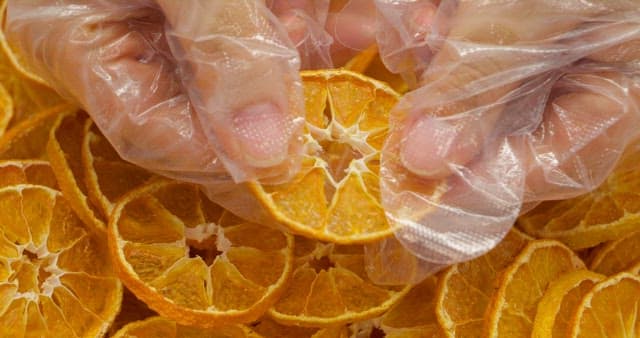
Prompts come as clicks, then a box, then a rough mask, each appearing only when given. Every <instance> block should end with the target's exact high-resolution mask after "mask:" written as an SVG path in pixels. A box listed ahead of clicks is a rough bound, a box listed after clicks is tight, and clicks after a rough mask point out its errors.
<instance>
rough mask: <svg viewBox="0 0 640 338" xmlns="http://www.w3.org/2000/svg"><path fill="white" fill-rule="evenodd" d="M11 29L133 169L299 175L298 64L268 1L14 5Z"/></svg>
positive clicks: (212, 176) (200, 178)
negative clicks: (133, 164)
mask: <svg viewBox="0 0 640 338" xmlns="http://www.w3.org/2000/svg"><path fill="white" fill-rule="evenodd" d="M4 28H5V30H6V32H7V35H8V38H9V39H10V42H11V43H12V44H13V45H15V46H16V48H17V49H18V50H19V51H20V52H21V53H22V54H23V55H24V56H25V57H26V58H27V59H28V61H29V63H30V65H31V66H32V67H33V68H34V70H36V72H37V73H38V74H41V75H42V76H43V77H44V78H45V79H47V80H48V82H49V83H50V84H51V85H52V86H54V87H55V88H56V89H57V90H58V91H59V92H61V93H63V94H64V95H66V96H67V97H69V98H71V99H73V100H75V101H77V102H79V103H80V105H81V106H82V107H83V108H84V109H85V110H87V111H88V112H89V114H90V115H91V116H92V117H93V119H94V120H95V122H96V124H97V125H98V127H99V128H100V129H101V130H102V132H103V133H104V134H105V136H106V137H107V138H108V139H109V141H110V142H111V143H112V144H113V145H114V147H115V148H116V149H117V151H118V152H119V153H120V154H121V155H122V157H123V158H125V159H127V160H129V161H131V162H134V163H136V164H138V165H140V166H143V167H146V168H148V169H151V170H154V171H157V172H160V173H164V174H166V175H169V176H172V177H175V178H178V179H184V180H190V181H195V182H211V181H230V180H231V179H233V180H234V181H244V180H250V179H256V178H263V179H272V180H276V179H279V178H285V177H287V176H288V175H290V174H291V173H293V172H295V170H296V168H297V163H298V160H299V156H297V155H298V154H299V153H300V144H301V141H300V140H299V138H300V134H301V127H302V125H303V120H304V119H303V117H304V107H303V101H302V100H303V98H302V92H301V82H300V78H299V75H298V71H299V65H300V60H299V56H298V54H297V52H296V49H295V47H294V45H293V44H292V43H291V41H290V40H289V38H288V36H287V32H286V30H285V29H284V27H283V26H282V25H281V24H280V23H279V22H278V20H277V18H276V17H275V16H274V15H273V14H272V13H271V12H270V11H269V10H268V9H267V8H266V6H265V4H264V3H263V1H260V0H220V1H205V0H189V1H173V0H158V1H152V0H109V1H106V0H63V1H60V0H34V1H9V4H8V12H7V20H6V26H5V27H4Z"/></svg>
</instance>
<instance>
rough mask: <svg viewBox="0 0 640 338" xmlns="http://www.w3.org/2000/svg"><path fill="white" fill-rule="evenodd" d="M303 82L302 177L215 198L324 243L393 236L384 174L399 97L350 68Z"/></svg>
mask: <svg viewBox="0 0 640 338" xmlns="http://www.w3.org/2000/svg"><path fill="white" fill-rule="evenodd" d="M302 80H303V84H304V93H305V103H306V113H307V114H306V119H307V133H306V134H305V140H306V148H307V149H308V153H307V154H306V155H305V157H304V158H303V163H302V169H301V170H300V172H299V173H298V174H297V175H296V176H295V177H294V178H293V180H292V181H290V182H288V183H286V184H280V185H260V184H258V183H248V184H244V185H241V186H239V187H238V188H237V189H235V190H233V191H231V192H226V193H224V194H220V195H217V196H213V198H215V200H216V201H217V202H219V203H221V204H222V205H224V206H226V207H228V208H229V210H231V211H232V212H235V213H237V214H239V215H241V216H245V217H247V218H249V219H252V220H255V221H258V222H261V223H265V224H275V225H283V226H285V227H287V228H289V229H290V230H291V231H293V232H295V233H297V234H301V235H304V236H307V237H312V238H315V239H319V240H324V241H330V242H334V243H340V244H361V243H365V242H371V241H375V240H378V239H380V238H383V237H386V236H389V235H390V234H391V233H392V232H393V230H394V229H393V227H392V226H391V225H390V224H389V223H388V222H387V219H386V217H385V213H384V210H383V209H382V206H381V205H380V196H379V195H380V193H379V187H378V184H379V179H378V171H379V159H380V148H381V147H382V144H383V142H384V140H385V137H386V134H387V129H388V125H387V124H388V122H387V117H388V114H389V110H390V109H391V108H392V107H393V106H394V105H395V103H396V101H397V100H398V94H397V93H396V92H395V91H393V90H392V89H391V88H389V87H388V86H386V85H385V84H383V83H381V82H378V81H376V80H373V79H371V78H368V77H365V76H363V75H360V74H357V73H354V72H350V71H346V70H323V71H310V72H302ZM265 210H266V211H267V212H265Z"/></svg>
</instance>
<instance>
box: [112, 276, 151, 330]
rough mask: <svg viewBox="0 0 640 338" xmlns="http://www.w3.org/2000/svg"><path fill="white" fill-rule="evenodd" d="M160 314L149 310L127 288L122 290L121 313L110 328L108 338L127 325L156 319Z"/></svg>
mask: <svg viewBox="0 0 640 338" xmlns="http://www.w3.org/2000/svg"><path fill="white" fill-rule="evenodd" d="M157 315H158V314H157V313H155V312H154V311H153V310H151V309H149V307H148V306H147V304H145V303H143V302H142V301H141V300H139V299H138V298H136V296H135V295H134V294H133V293H131V291H129V289H127V288H123V289H122V305H121V306H120V312H118V315H117V316H116V318H115V319H114V320H113V323H112V324H111V326H110V327H109V332H108V334H107V336H109V337H112V336H113V335H115V334H116V332H118V331H119V330H120V329H121V328H123V327H124V326H125V325H127V324H130V323H133V322H136V321H140V320H144V319H147V318H150V317H155V316H157Z"/></svg>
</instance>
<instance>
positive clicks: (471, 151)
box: [368, 0, 640, 282]
mask: <svg viewBox="0 0 640 338" xmlns="http://www.w3.org/2000/svg"><path fill="white" fill-rule="evenodd" d="M418 3H420V4H419V5H420V6H422V7H423V9H422V11H423V13H424V14H423V15H425V16H423V17H421V18H417V19H419V20H418V21H419V22H418V23H420V22H421V23H422V24H421V25H422V26H421V25H420V24H418V25H413V26H412V25H411V24H409V23H408V21H407V20H408V19H406V18H411V17H412V16H413V17H415V15H414V13H416V9H415V6H418V5H417V4H416V2H413V1H385V0H379V1H377V5H378V8H380V9H384V11H381V12H382V13H383V15H385V16H384V18H385V20H384V21H383V23H385V24H387V25H388V26H389V27H392V28H393V29H390V28H387V29H386V31H385V34H382V35H379V37H380V36H382V37H385V39H380V40H379V44H380V49H381V50H382V51H385V50H390V51H393V50H396V51H400V52H398V53H396V54H394V53H383V54H382V55H383V57H384V58H385V60H384V61H385V63H386V64H387V65H388V66H389V68H391V69H395V70H397V71H404V72H409V73H411V72H414V73H417V74H418V75H419V83H418V84H419V88H417V89H415V90H414V91H412V92H410V93H408V94H407V95H406V96H404V98H403V99H402V100H401V102H400V103H399V104H398V106H397V107H396V108H395V109H394V111H393V113H392V116H391V121H390V123H391V127H392V130H391V133H390V135H389V139H388V140H387V143H386V144H385V148H384V150H383V156H382V168H381V180H382V183H381V188H382V197H383V204H384V206H385V208H386V211H387V215H388V217H389V218H390V219H392V220H393V221H394V222H396V223H398V224H400V225H401V227H400V230H398V232H397V233H396V238H397V239H398V240H399V241H400V242H401V243H402V244H403V245H404V246H405V247H406V248H407V249H409V251H411V252H412V253H413V254H415V255H416V256H417V257H418V258H419V260H420V261H421V263H420V264H422V271H424V272H425V273H432V272H433V271H435V270H437V269H438V268H441V267H442V266H445V265H448V264H452V263H456V262H460V261H463V260H468V259H471V258H474V257H476V256H479V255H481V254H483V253H485V252H486V251H488V250H489V249H491V248H492V247H494V246H495V245H496V244H497V243H498V242H499V241H500V240H501V239H502V238H503V236H504V235H505V234H506V233H507V231H508V230H509V229H510V227H511V226H512V224H513V223H514V221H515V219H516V217H517V216H518V215H519V214H520V212H521V211H522V206H523V203H526V204H527V205H530V204H532V203H536V202H538V201H541V200H549V199H563V198H569V197H573V196H575V195H578V194H582V193H584V192H587V191H589V190H592V189H594V188H595V187H596V186H598V185H599V184H600V183H601V182H602V181H603V179H604V178H605V177H606V175H607V174H608V173H609V172H610V171H611V170H612V168H613V166H614V165H615V163H616V161H617V160H618V158H619V157H620V154H621V153H622V151H623V149H624V148H625V146H626V145H627V144H629V143H630V142H631V141H632V140H633V139H635V138H637V137H638V136H639V135H640V129H639V128H638V125H639V122H640V65H639V64H638V63H637V60H638V55H639V54H640V53H638V50H639V49H638V48H637V47H638V45H639V42H638V41H639V39H640V11H639V9H638V8H639V7H638V2H637V1H624V0H616V1H599V0H593V1H583V0H570V1H564V0H563V1H555V0H548V1H547V0H545V1H539V0H514V1H508V2H505V1H474V0H468V1H442V3H440V6H439V8H438V10H437V11H432V10H430V8H434V7H433V6H435V5H437V4H436V3H435V2H434V3H432V2H429V1H423V2H418ZM424 25H427V27H425V26H424ZM407 27H408V28H407ZM415 27H418V28H419V29H416V28H415ZM420 27H421V28H420ZM424 32H426V33H424ZM403 52H404V53H405V54H404V55H402V53H403ZM398 55H399V56H402V57H397V56H398ZM634 60H635V63H633V62H632V61H634ZM443 181H444V182H445V184H446V189H445V190H446V191H445V192H444V194H443V195H441V196H440V195H438V194H434V193H433V189H434V186H436V185H437V184H440V183H441V182H443ZM392 242H393V240H388V241H386V242H384V243H381V244H379V245H377V246H371V247H370V248H368V250H369V251H370V252H371V253H372V254H371V255H369V256H370V257H374V256H375V255H376V254H378V257H382V260H383V261H384V259H390V258H394V257H396V256H399V255H396V256H394V257H391V256H389V254H387V253H385V251H384V250H385V249H384V247H385V246H387V247H397V246H395V245H394V244H393V243H392ZM387 251H388V250H387ZM380 255H381V256H380ZM390 261H391V260H389V261H387V263H384V262H383V263H380V261H378V262H377V263H375V262H374V263H372V264H370V269H375V266H378V267H382V268H384V267H385V266H393V267H394V269H398V264H388V263H389V262H390ZM407 261H408V262H409V263H410V264H409V265H412V267H407V268H415V267H416V262H415V260H414V261H411V259H408V260H407ZM372 266H373V267H372ZM370 272H371V271H370ZM385 273H386V274H385ZM393 274H395V276H391V275H393ZM409 275H410V274H407V273H406V271H403V272H399V271H396V272H393V271H387V272H384V271H382V272H380V271H378V277H379V278H378V280H384V279H386V280H387V281H393V280H394V278H395V279H396V282H397V279H398V278H401V279H402V278H405V279H406V278H409V277H407V276H409ZM398 276H401V277H398ZM414 277H415V276H413V277H411V278H414Z"/></svg>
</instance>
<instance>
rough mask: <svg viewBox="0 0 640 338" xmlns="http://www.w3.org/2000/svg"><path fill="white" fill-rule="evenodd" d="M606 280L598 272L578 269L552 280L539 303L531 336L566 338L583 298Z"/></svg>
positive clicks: (538, 337) (537, 337)
mask: <svg viewBox="0 0 640 338" xmlns="http://www.w3.org/2000/svg"><path fill="white" fill-rule="evenodd" d="M604 278H605V276H603V275H601V274H598V273H595V272H591V271H588V270H576V271H571V272H569V273H566V274H564V275H562V276H560V278H558V279H557V280H555V281H552V282H551V283H550V284H549V287H548V288H547V291H546V292H545V293H544V296H542V299H541V300H540V303H538V310H537V312H536V317H535V320H534V321H533V333H532V334H531V337H536V338H542V337H559V338H561V337H566V335H567V331H568V329H569V323H570V321H571V317H572V316H573V313H574V312H575V310H576V308H577V307H578V305H579V304H580V302H581V301H582V297H584V295H585V294H587V292H589V291H590V290H591V289H592V288H593V286H594V285H595V284H596V283H598V282H599V281H601V280H602V279H604Z"/></svg>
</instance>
